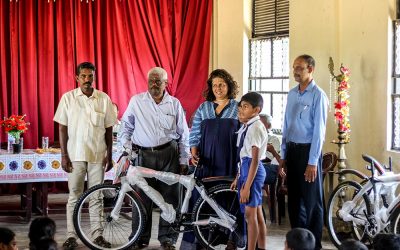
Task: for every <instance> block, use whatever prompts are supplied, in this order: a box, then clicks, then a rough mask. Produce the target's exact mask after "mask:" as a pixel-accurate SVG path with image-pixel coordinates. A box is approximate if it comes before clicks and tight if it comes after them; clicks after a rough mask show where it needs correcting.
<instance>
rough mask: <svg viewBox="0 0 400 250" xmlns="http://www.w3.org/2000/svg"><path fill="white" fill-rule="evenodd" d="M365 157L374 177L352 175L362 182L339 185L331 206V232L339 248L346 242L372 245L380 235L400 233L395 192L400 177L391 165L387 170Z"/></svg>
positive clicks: (399, 204)
mask: <svg viewBox="0 0 400 250" xmlns="http://www.w3.org/2000/svg"><path fill="white" fill-rule="evenodd" d="M362 157H363V159H364V160H365V161H366V162H368V163H369V164H370V165H369V166H367V169H368V170H370V171H371V177H366V176H365V175H363V174H361V173H359V174H357V173H354V172H351V173H352V174H355V175H356V176H358V177H360V178H362V179H363V181H362V182H361V183H357V182H355V181H345V182H342V183H340V184H339V185H338V186H337V187H336V188H335V189H334V190H333V192H332V194H331V196H330V199H329V202H328V210H327V225H328V232H329V236H330V238H331V240H332V242H333V243H334V244H335V246H336V247H339V246H340V245H341V244H342V242H343V241H345V240H346V239H356V240H360V241H362V242H364V243H366V244H367V245H369V244H371V242H372V239H373V238H374V237H375V236H376V235H377V234H378V233H380V232H394V233H400V196H398V195H397V191H396V190H397V187H398V185H399V184H400V174H394V173H393V172H392V166H391V161H389V167H388V168H386V167H385V166H383V165H381V164H380V163H379V162H378V161H376V160H375V159H374V158H372V157H371V156H368V155H362ZM376 172H377V173H376Z"/></svg>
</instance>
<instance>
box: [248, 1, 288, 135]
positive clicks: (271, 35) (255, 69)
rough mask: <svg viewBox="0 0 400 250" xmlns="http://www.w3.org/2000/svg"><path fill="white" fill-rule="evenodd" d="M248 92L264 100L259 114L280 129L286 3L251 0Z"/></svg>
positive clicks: (283, 99)
mask: <svg viewBox="0 0 400 250" xmlns="http://www.w3.org/2000/svg"><path fill="white" fill-rule="evenodd" d="M252 36H253V37H252V39H250V56H249V58H250V72H249V88H248V89H249V91H256V92H258V93H260V94H261V95H262V96H263V98H264V107H263V111H262V112H263V113H266V114H270V115H272V117H273V123H272V126H273V128H275V129H278V131H279V129H280V128H282V125H283V118H284V117H283V116H284V112H285V107H286V99H287V93H288V91H289V1H288V0H254V1H253V30H252Z"/></svg>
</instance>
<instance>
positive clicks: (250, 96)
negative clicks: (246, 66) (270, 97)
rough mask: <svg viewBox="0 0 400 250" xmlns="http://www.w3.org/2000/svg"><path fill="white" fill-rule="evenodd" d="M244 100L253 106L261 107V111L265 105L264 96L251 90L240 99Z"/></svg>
mask: <svg viewBox="0 0 400 250" xmlns="http://www.w3.org/2000/svg"><path fill="white" fill-rule="evenodd" d="M242 101H245V102H248V103H250V105H251V106H252V107H253V108H256V107H260V112H261V110H262V109H263V106H264V100H263V98H262V96H261V95H260V94H259V93H257V92H249V93H247V94H245V95H244V96H242V98H241V99H240V102H242Z"/></svg>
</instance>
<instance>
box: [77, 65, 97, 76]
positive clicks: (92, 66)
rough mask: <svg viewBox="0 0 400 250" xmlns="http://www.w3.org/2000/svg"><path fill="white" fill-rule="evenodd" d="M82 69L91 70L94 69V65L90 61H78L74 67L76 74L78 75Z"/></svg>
mask: <svg viewBox="0 0 400 250" xmlns="http://www.w3.org/2000/svg"><path fill="white" fill-rule="evenodd" d="M82 69H91V70H93V71H96V67H95V66H94V64H93V63H91V62H83V63H80V64H79V65H78V66H77V67H76V75H77V76H79V74H80V73H81V70H82Z"/></svg>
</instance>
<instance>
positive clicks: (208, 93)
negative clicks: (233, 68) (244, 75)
mask: <svg viewBox="0 0 400 250" xmlns="http://www.w3.org/2000/svg"><path fill="white" fill-rule="evenodd" d="M217 77H219V78H221V79H223V80H224V82H225V83H226V84H227V85H228V98H229V99H235V98H236V96H237V94H238V93H239V87H238V84H237V82H236V81H235V80H233V77H232V75H231V74H229V72H228V71H226V70H225V69H216V70H213V71H212V72H211V73H210V75H209V76H208V79H207V89H206V90H205V91H204V93H203V96H204V97H205V98H206V100H207V101H209V102H212V101H215V95H214V92H213V91H212V81H213V80H214V78H217Z"/></svg>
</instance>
